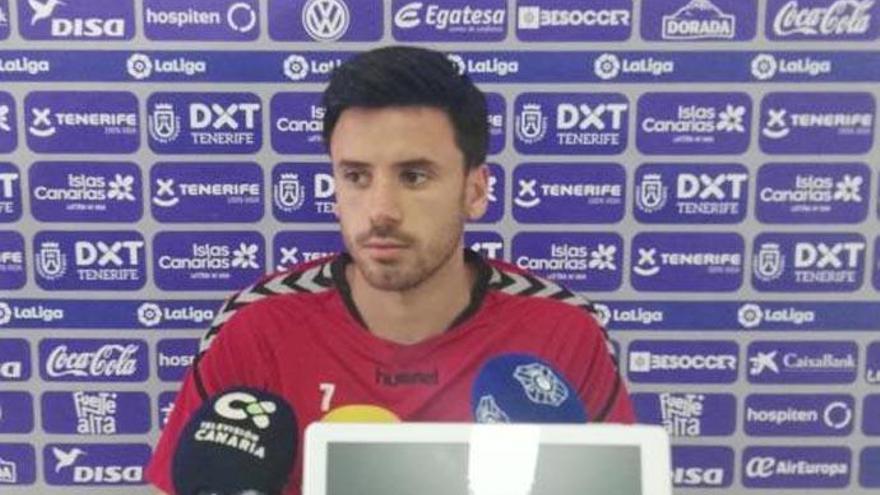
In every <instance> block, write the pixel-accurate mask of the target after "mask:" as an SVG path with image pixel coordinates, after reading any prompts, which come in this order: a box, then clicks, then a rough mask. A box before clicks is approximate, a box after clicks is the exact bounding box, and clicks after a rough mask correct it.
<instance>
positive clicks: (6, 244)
mask: <svg viewBox="0 0 880 495" xmlns="http://www.w3.org/2000/svg"><path fill="white" fill-rule="evenodd" d="M26 278H27V275H25V264H24V237H23V236H22V235H21V234H19V233H18V232H9V231H6V232H0V289H18V288H21V287H22V286H23V285H24V283H25V279H26Z"/></svg>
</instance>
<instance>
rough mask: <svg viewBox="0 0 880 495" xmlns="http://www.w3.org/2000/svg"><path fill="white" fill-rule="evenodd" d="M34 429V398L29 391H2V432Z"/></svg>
mask: <svg viewBox="0 0 880 495" xmlns="http://www.w3.org/2000/svg"><path fill="white" fill-rule="evenodd" d="M33 431H34V400H33V398H32V397H31V394H29V393H28V392H0V433H3V434H6V433H31V432H33Z"/></svg>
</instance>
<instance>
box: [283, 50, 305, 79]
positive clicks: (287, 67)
mask: <svg viewBox="0 0 880 495" xmlns="http://www.w3.org/2000/svg"><path fill="white" fill-rule="evenodd" d="M283 69H284V75H285V76H287V78H288V79H290V80H291V81H302V80H303V79H305V78H306V76H308V75H309V61H308V60H307V59H306V58H305V57H303V56H302V55H290V56H289V57H287V58H286V59H284V64H283Z"/></svg>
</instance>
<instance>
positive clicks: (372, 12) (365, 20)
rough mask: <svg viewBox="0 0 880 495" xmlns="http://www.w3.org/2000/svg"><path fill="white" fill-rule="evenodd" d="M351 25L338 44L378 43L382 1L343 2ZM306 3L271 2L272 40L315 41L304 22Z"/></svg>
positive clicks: (270, 22) (380, 35)
mask: <svg viewBox="0 0 880 495" xmlns="http://www.w3.org/2000/svg"><path fill="white" fill-rule="evenodd" d="M342 1H343V3H345V4H346V6H347V7H348V14H349V17H348V19H349V26H348V30H347V31H346V32H345V34H343V35H342V37H341V38H339V39H338V40H337V41H376V40H378V39H380V38H381V37H382V18H383V8H382V2H381V1H380V0H354V1H353V0H342ZM306 3H307V2H306V0H269V37H270V38H271V39H273V40H275V41H315V40H313V39H312V37H311V36H310V35H309V34H308V32H307V31H306V29H305V27H304V26H303V22H302V11H303V7H305V5H306Z"/></svg>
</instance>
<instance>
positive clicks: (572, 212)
mask: <svg viewBox="0 0 880 495" xmlns="http://www.w3.org/2000/svg"><path fill="white" fill-rule="evenodd" d="M513 184H514V187H515V189H514V191H516V193H515V194H516V195H515V196H514V198H513V215H514V217H515V218H516V220H517V221H518V222H523V223H583V222H590V223H613V222H618V221H620V219H621V218H622V217H623V210H624V195H625V192H626V191H625V185H626V172H625V171H624V170H623V167H622V166H620V165H618V164H615V163H590V164H580V163H550V164H537V163H525V164H522V165H520V166H518V167H517V168H516V169H515V170H514V174H513Z"/></svg>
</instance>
